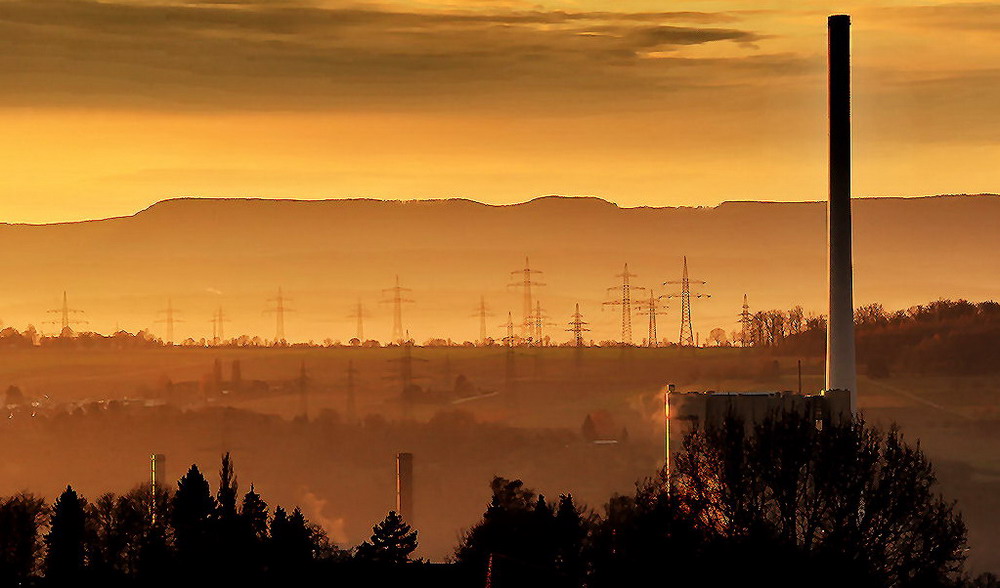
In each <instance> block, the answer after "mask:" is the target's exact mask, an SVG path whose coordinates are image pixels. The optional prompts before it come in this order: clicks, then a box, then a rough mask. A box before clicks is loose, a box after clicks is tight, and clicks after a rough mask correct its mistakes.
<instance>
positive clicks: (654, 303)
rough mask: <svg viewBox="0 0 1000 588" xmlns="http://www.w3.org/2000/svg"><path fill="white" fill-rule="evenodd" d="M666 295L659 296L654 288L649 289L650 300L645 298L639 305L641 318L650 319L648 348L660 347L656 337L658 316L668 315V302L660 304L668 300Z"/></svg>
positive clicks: (647, 337) (647, 339) (647, 338)
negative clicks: (646, 317)
mask: <svg viewBox="0 0 1000 588" xmlns="http://www.w3.org/2000/svg"><path fill="white" fill-rule="evenodd" d="M666 298H667V297H666V296H664V295H660V296H657V295H656V294H655V293H654V292H653V289H652V288H649V298H644V299H642V300H640V301H639V302H638V303H637V306H638V307H639V312H637V313H636V314H638V315H639V316H648V317H649V328H648V331H647V334H646V347H658V346H659V341H658V340H657V335H656V316H657V315H664V314H667V311H666V306H667V303H666V302H660V301H661V300H664V299H666Z"/></svg>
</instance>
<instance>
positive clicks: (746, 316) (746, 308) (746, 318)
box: [740, 294, 753, 347]
mask: <svg viewBox="0 0 1000 588" xmlns="http://www.w3.org/2000/svg"><path fill="white" fill-rule="evenodd" d="M752 330H753V315H752V314H750V304H749V303H748V302H747V295H746V294H744V295H743V311H742V312H740V347H749V346H750V344H751V341H750V339H751V332H752Z"/></svg>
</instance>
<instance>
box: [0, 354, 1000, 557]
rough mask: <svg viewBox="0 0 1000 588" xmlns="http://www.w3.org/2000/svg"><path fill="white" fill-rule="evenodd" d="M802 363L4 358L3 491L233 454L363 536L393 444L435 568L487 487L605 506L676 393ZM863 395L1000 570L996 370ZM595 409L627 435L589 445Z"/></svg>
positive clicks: (780, 385) (247, 479)
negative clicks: (407, 383) (351, 389)
mask: <svg viewBox="0 0 1000 588" xmlns="http://www.w3.org/2000/svg"><path fill="white" fill-rule="evenodd" d="M234 361H238V362H239V366H240V367H239V372H240V376H239V378H237V382H235V383H234V382H233V378H232V375H231V370H232V366H233V362H234ZM797 361H798V359H797V358H790V357H774V356H770V355H766V354H763V353H758V352H753V351H742V350H738V349H699V350H690V349H685V350H679V349H676V348H667V349H628V350H624V351H623V350H622V349H617V348H586V349H583V350H582V351H580V352H578V351H577V350H575V349H573V348H544V349H515V350H513V352H509V351H508V350H506V349H503V348H420V347H418V348H414V349H413V350H412V360H411V361H410V362H409V363H410V366H411V370H412V382H411V383H412V384H413V386H411V396H410V397H411V398H412V399H413V402H412V403H404V402H401V400H400V397H401V392H402V389H403V378H404V369H403V365H404V364H405V363H406V361H405V350H403V349H400V348H381V349H365V348H339V347H338V348H305V347H302V348H283V349H252V348H251V349H236V348H221V349H217V348H213V349H206V348H181V347H177V348H171V349H148V350H109V349H79V348H76V349H51V348H28V349H5V350H3V351H2V352H0V385H4V386H6V385H16V386H18V387H19V388H20V390H21V392H22V394H23V396H24V398H25V400H26V401H28V402H30V401H34V402H36V403H37V406H35V407H34V408H32V409H30V410H23V409H11V410H10V411H9V412H10V414H9V415H8V417H9V418H7V419H3V421H2V422H0V427H2V428H3V429H6V431H4V439H5V453H6V454H7V456H6V457H5V459H4V460H3V465H2V466H0V493H4V494H6V493H11V492H14V491H17V490H20V489H25V488H26V489H30V490H32V491H35V492H37V493H40V494H44V495H47V496H50V497H51V496H52V495H53V494H54V493H55V492H57V491H58V489H59V488H61V487H63V486H64V485H65V484H67V483H72V484H74V486H75V487H77V488H79V489H80V490H81V491H82V492H83V493H84V494H85V495H87V496H89V497H96V496H97V495H99V494H100V493H101V492H105V491H123V490H125V489H127V488H128V487H130V486H131V485H133V484H135V483H138V482H140V481H141V480H143V479H144V478H145V476H146V467H147V459H148V454H149V453H152V452H164V453H166V454H167V456H168V474H169V475H170V476H171V477H177V476H180V475H181V474H182V473H183V470H185V469H186V468H187V466H188V465H189V464H191V463H198V464H200V465H201V466H202V468H203V469H205V470H206V471H208V472H214V470H215V469H216V467H217V460H218V456H219V454H220V453H221V452H222V451H224V450H231V451H233V453H234V455H235V456H236V462H237V467H238V474H239V476H240V481H241V483H242V484H243V487H244V488H246V487H248V485H249V483H251V482H253V483H254V484H255V487H256V488H257V489H258V490H259V491H262V492H263V493H264V495H265V498H270V499H271V500H273V501H274V502H275V503H280V504H282V505H291V504H301V505H302V506H303V509H304V510H305V511H306V514H307V516H309V517H310V518H311V519H312V520H314V521H316V522H319V523H322V524H323V525H324V526H325V527H327V528H328V530H330V532H331V535H332V536H333V537H334V538H335V539H337V540H339V541H341V542H346V543H348V544H353V543H356V542H357V541H360V540H361V539H363V538H364V536H365V534H366V533H367V528H368V526H369V525H370V524H372V523H373V522H374V521H376V520H377V519H379V518H381V515H382V514H384V512H385V510H387V509H389V508H391V507H392V506H393V492H392V488H393V478H392V476H393V470H392V468H393V456H394V454H395V452H397V451H413V452H414V453H415V454H416V456H417V470H416V471H417V476H418V478H417V484H418V486H417V503H418V507H417V512H418V515H417V517H416V518H417V520H416V523H417V526H418V527H419V528H420V529H421V532H422V536H421V540H422V553H423V555H424V556H426V557H432V558H434V559H440V558H443V557H445V556H447V554H448V553H449V550H450V548H451V547H453V546H454V544H455V543H456V539H457V534H458V533H459V532H460V531H461V529H462V528H465V527H468V526H469V525H471V524H472V523H474V522H475V520H476V519H477V518H478V516H479V515H480V514H481V513H482V510H483V508H484V507H485V504H486V501H487V499H488V489H487V484H488V482H489V479H490V477H491V476H492V475H494V474H499V475H504V476H506V477H519V478H522V479H524V480H525V482H526V483H527V484H528V485H530V486H534V487H536V488H537V489H539V490H540V491H542V492H543V493H545V494H546V495H547V496H551V497H553V498H554V497H555V496H557V495H558V494H559V493H565V492H573V493H574V495H575V496H576V497H577V498H579V499H580V500H582V501H584V502H586V503H587V504H588V505H589V506H591V507H592V508H595V509H598V510H599V509H600V508H602V505H603V502H604V501H605V500H606V499H607V498H608V497H609V496H610V495H611V494H612V493H613V492H621V493H627V492H630V491H631V490H632V487H633V483H634V482H635V481H636V480H638V479H640V478H642V477H644V476H647V475H650V474H651V473H652V472H653V471H654V470H655V468H656V467H658V465H659V464H660V463H661V460H662V449H661V447H662V443H661V439H662V437H661V435H662V423H661V420H660V416H659V415H660V414H661V412H660V411H661V410H662V405H661V404H660V402H661V390H662V388H663V386H664V385H665V384H666V383H668V382H669V383H675V384H676V385H677V386H678V388H679V389H680V390H730V391H733V390H793V391H794V390H797V389H798V387H799V380H798V371H797ZM216 365H218V367H216ZM349 365H351V366H353V369H354V373H353V375H352V377H353V379H354V382H355V397H356V410H355V415H354V417H355V418H351V416H352V415H350V413H349V409H348V404H349V402H348V385H347V382H348V366H349ZM303 372H304V375H305V378H304V380H303V379H302V374H303ZM456 381H459V382H460V383H458V384H457V383H456ZM303 382H304V385H303ZM821 385H822V360H821V358H805V359H803V360H802V389H803V391H805V392H810V391H815V390H818V389H819V388H820V387H821ZM859 388H860V390H859V399H860V405H861V409H862V410H863V412H864V415H865V417H866V418H867V419H868V420H869V421H870V422H874V423H877V424H879V425H881V426H889V425H890V424H891V423H893V422H895V423H898V425H899V426H900V427H901V428H902V430H903V432H904V433H905V435H906V437H907V438H908V439H911V440H915V441H916V440H919V442H920V443H921V446H922V447H923V449H924V450H925V451H926V452H927V453H928V455H929V456H930V457H931V458H932V460H933V461H934V464H935V466H936V469H937V472H938V474H939V478H940V481H941V491H942V492H943V493H944V494H945V495H946V496H947V497H950V498H954V499H956V500H958V503H959V507H960V508H961V510H962V511H963V512H964V513H965V515H966V520H967V523H968V526H969V529H970V544H971V548H972V549H971V551H970V564H971V567H972V569H974V570H980V571H981V570H987V569H992V570H997V569H1000V555H998V546H1000V426H998V425H1000V411H998V406H1000V378H997V377H996V376H982V377H944V376H926V377H917V376H912V375H896V376H893V377H890V378H885V379H879V380H873V379H870V378H867V377H862V378H861V381H860V383H859ZM8 396H9V395H8ZM8 399H10V398H8ZM110 401H114V402H110ZM109 402H110V403H109ZM31 412H34V413H35V414H36V416H35V417H32V416H31ZM67 413H72V414H67ZM304 415H308V422H307V421H306V420H305V419H303V418H302V417H303V416H304ZM587 415H591V417H592V420H593V421H594V422H595V423H596V425H597V428H598V434H599V436H600V437H601V438H608V439H612V438H613V439H616V440H618V441H619V443H617V444H612V445H594V444H591V443H587V442H586V441H584V440H583V439H582V437H581V434H580V431H581V425H582V423H583V421H584V419H585V417H586V416H587ZM95 455H96V456H99V457H97V459H96V460H95V459H94V456H95ZM213 476H214V474H213V475H212V476H210V479H211V478H212V477H213Z"/></svg>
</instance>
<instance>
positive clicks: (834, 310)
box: [826, 14, 858, 414]
mask: <svg viewBox="0 0 1000 588" xmlns="http://www.w3.org/2000/svg"><path fill="white" fill-rule="evenodd" d="M827 24H828V27H829V70H830V71H829V75H830V82H829V84H830V86H829V95H830V96H829V98H830V201H829V204H828V205H827V230H828V233H829V239H830V243H829V253H830V258H829V269H830V283H829V289H830V314H829V324H828V326H827V332H826V390H828V391H829V390H841V391H846V392H848V393H849V396H850V410H851V414H854V413H855V411H856V410H857V395H858V392H857V370H856V366H855V361H856V359H855V352H854V277H853V268H852V263H851V17H850V16H848V15H846V14H837V15H833V16H831V17H829V19H828V22H827Z"/></svg>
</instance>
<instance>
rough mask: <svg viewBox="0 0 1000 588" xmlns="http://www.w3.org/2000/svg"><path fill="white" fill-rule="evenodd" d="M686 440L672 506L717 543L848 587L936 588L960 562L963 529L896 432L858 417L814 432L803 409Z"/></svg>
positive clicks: (916, 451)
mask: <svg viewBox="0 0 1000 588" xmlns="http://www.w3.org/2000/svg"><path fill="white" fill-rule="evenodd" d="M747 428H748V425H746V424H744V423H743V422H741V421H739V420H736V419H727V420H726V421H725V422H724V423H722V425H721V426H718V427H712V428H708V429H706V430H704V431H700V432H697V433H695V434H693V435H691V436H690V437H689V438H688V440H687V442H686V444H685V451H684V452H682V453H681V454H680V455H679V456H678V458H677V460H676V466H675V468H674V470H675V471H674V472H673V475H672V479H671V490H672V492H673V493H675V494H676V500H677V501H678V505H677V506H678V508H680V509H681V511H682V512H684V513H685V515H686V516H688V517H690V519H691V520H692V522H693V524H694V525H696V528H697V529H702V530H705V531H706V532H707V533H708V536H709V538H710V539H712V540H713V541H716V542H718V541H722V542H726V543H731V544H732V543H743V544H757V545H760V544H769V545H772V546H774V547H775V548H777V549H780V550H782V551H785V552H789V553H796V554H800V555H801V558H802V559H803V560H805V561H814V560H815V561H821V562H825V563H826V564H827V566H825V567H826V568H827V569H832V570H844V571H846V572H847V573H850V574H851V575H852V576H853V577H854V578H855V580H854V583H855V584H858V583H865V584H868V585H872V586H893V587H895V586H900V587H902V586H937V585H946V584H947V583H948V582H950V581H953V580H954V579H955V578H956V577H957V575H958V573H959V572H960V570H961V566H962V563H963V561H964V557H965V556H964V549H965V535H966V531H965V525H964V523H963V521H962V518H961V516H960V515H959V514H958V513H957V512H956V510H955V507H954V504H953V503H949V502H946V501H945V500H944V499H943V498H942V497H941V496H939V495H938V494H936V493H935V491H934V484H935V478H934V473H933V469H932V467H931V464H930V462H929V461H928V460H927V458H926V456H925V455H924V453H923V452H922V451H921V449H920V447H919V445H917V446H910V445H907V444H906V443H905V442H904V440H903V437H902V435H901V433H900V432H899V431H898V430H897V429H895V428H892V429H890V430H889V431H888V432H882V431H879V430H878V429H876V428H873V427H869V426H867V425H865V423H864V422H863V421H861V420H856V421H853V422H846V423H843V424H840V425H834V426H827V427H826V428H823V429H822V430H819V429H817V427H816V425H815V423H814V421H813V420H812V419H810V418H807V417H805V416H803V415H801V414H799V413H790V414H784V415H780V416H775V417H772V418H768V419H765V420H764V421H763V422H761V423H759V424H757V425H754V426H752V427H749V429H750V431H749V434H747Z"/></svg>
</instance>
